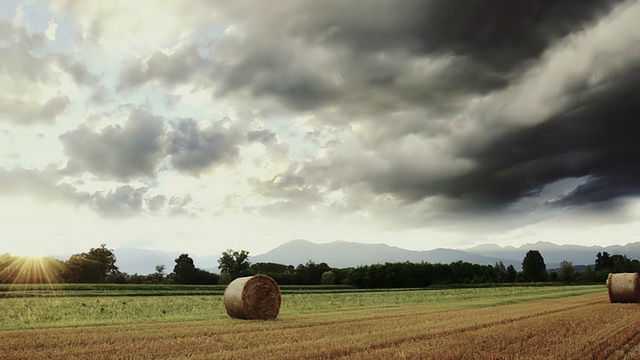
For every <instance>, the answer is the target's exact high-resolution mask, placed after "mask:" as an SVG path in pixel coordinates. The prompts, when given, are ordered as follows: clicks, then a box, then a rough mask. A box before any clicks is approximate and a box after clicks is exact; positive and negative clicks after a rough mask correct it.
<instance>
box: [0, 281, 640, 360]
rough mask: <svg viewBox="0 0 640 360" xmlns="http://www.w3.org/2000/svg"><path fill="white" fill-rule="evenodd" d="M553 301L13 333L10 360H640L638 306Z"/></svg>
mask: <svg viewBox="0 0 640 360" xmlns="http://www.w3.org/2000/svg"><path fill="white" fill-rule="evenodd" d="M558 293H560V291H559V290H558ZM569 294H570V293H566V292H565V295H569ZM467 295H468V294H467ZM476 295H478V294H476ZM550 295H551V294H549V293H547V294H546V295H545V296H542V299H538V300H531V299H532V298H535V297H533V296H532V294H529V295H528V296H529V298H528V300H527V299H525V298H523V296H522V294H519V295H516V296H514V297H509V296H504V294H503V296H502V298H503V301H501V302H497V301H495V299H494V300H491V297H479V298H476V299H470V298H455V299H451V298H450V299H448V300H447V301H443V302H440V301H431V302H426V303H423V304H404V305H401V306H390V307H363V308H352V309H349V310H347V309H338V311H316V312H306V313H305V312H301V313H285V314H282V316H280V317H279V319H278V320H276V321H257V322H255V321H239V320H233V319H229V318H220V319H214V320H207V321H198V322H179V323H156V324H128V325H117V326H101V327H85V328H64V329H41V330H20V331H4V332H2V333H0V335H1V336H2V341H1V342H0V359H3V358H7V359H8V358H11V359H32V358H50V359H58V358H60V359H62V358H100V357H101V356H106V357H108V358H140V359H144V358H148V359H151V358H195V359H198V358H201V359H210V358H216V359H239V358H257V359H260V358H279V359H300V358H306V359H314V358H344V359H378V358H379V359H383V358H385V359H386V358H438V359H464V358H487V359H515V358H526V359H536V358H537V359H549V358H554V359H558V358H562V359H584V358H613V359H624V358H628V359H637V358H640V345H639V344H638V343H639V342H640V335H638V332H637V329H638V328H640V316H639V315H638V314H639V310H640V309H639V307H638V304H610V303H609V302H608V298H607V295H606V291H603V290H602V289H600V290H599V291H597V292H593V291H592V292H590V293H588V292H587V293H584V294H582V295H578V293H573V294H572V295H576V296H571V297H566V296H560V295H558V296H550Z"/></svg>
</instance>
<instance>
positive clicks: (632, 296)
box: [607, 273, 640, 303]
mask: <svg viewBox="0 0 640 360" xmlns="http://www.w3.org/2000/svg"><path fill="white" fill-rule="evenodd" d="M607 289H608V290H609V301H611V302H612V303H638V302H640V275H638V273H620V274H614V273H611V274H609V276H608V277H607Z"/></svg>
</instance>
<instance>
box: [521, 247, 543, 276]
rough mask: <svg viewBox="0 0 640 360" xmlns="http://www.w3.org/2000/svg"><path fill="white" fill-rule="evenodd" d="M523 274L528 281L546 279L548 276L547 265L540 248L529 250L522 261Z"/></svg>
mask: <svg viewBox="0 0 640 360" xmlns="http://www.w3.org/2000/svg"><path fill="white" fill-rule="evenodd" d="M522 275H523V276H524V279H525V280H526V281H535V282H539V281H544V280H545V279H546V277H547V265H546V264H545V263H544V258H543V257H542V255H541V254H540V252H539V251H538V250H529V251H528V252H527V254H526V255H525V257H524V260H523V261H522Z"/></svg>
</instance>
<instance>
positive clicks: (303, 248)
mask: <svg viewBox="0 0 640 360" xmlns="http://www.w3.org/2000/svg"><path fill="white" fill-rule="evenodd" d="M247 250H249V251H251V249H247ZM529 250H538V251H540V253H541V254H542V257H543V258H544V260H545V263H546V265H547V269H557V268H559V267H560V262H561V261H563V260H568V261H571V262H572V263H573V265H575V266H578V265H593V264H595V260H596V254H597V253H598V252H603V251H606V252H608V253H609V254H612V255H613V254H620V255H626V256H628V257H629V258H632V259H640V242H636V243H630V244H627V245H624V246H621V245H615V246H607V247H602V246H579V245H556V244H552V243H549V242H537V243H534V244H525V245H522V246H519V247H513V246H505V247H502V246H498V245H493V244H486V245H480V246H476V247H473V248H469V249H464V250H453V249H435V250H428V251H414V250H407V249H401V248H399V247H395V246H389V245H386V244H363V243H357V242H347V241H339V240H338V241H334V242H331V243H326V244H316V243H313V242H310V241H306V240H292V241H289V242H286V243H284V244H282V245H280V246H278V247H276V248H274V249H272V250H270V251H268V252H266V253H264V254H259V255H252V256H250V258H249V261H251V262H252V263H258V262H274V263H279V264H285V265H294V266H296V265H299V264H306V263H307V262H308V261H309V260H311V261H313V262H315V263H321V262H324V263H327V264H328V265H329V266H331V267H334V268H345V267H352V266H359V265H370V264H382V263H385V262H405V261H409V262H421V261H424V262H430V263H443V264H449V263H451V262H454V261H459V260H462V261H466V262H470V263H474V264H482V265H494V264H495V263H496V262H498V261H502V262H503V263H504V264H505V266H509V265H513V266H514V267H515V268H516V269H517V270H520V269H521V268H522V259H524V256H525V255H526V253H527V251H529ZM114 253H115V255H116V258H117V263H116V265H118V267H119V268H120V270H121V271H123V272H126V273H129V274H134V273H137V274H145V275H146V274H150V273H153V272H155V267H156V265H165V267H166V272H167V273H170V272H171V271H173V267H174V265H175V262H174V260H175V259H176V258H177V257H178V256H179V255H180V254H181V253H179V252H170V251H160V250H143V249H132V248H119V249H115V250H114ZM189 255H190V256H191V258H193V260H194V263H195V265H196V266H197V267H199V268H201V269H204V270H207V271H213V272H218V269H217V266H218V258H219V256H215V255H210V256H195V255H192V254H189Z"/></svg>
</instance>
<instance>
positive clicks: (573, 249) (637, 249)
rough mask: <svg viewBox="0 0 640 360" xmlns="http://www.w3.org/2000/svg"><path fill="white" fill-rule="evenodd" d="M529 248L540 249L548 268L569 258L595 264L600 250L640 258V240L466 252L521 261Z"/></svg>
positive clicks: (493, 247)
mask: <svg viewBox="0 0 640 360" xmlns="http://www.w3.org/2000/svg"><path fill="white" fill-rule="evenodd" d="M529 250H538V251H540V254H541V255H542V257H543V258H544V260H545V263H546V264H547V269H552V268H558V267H560V262H562V261H564V260H567V261H571V262H572V263H573V264H574V265H593V264H595V262H596V255H597V254H598V252H604V251H606V252H608V253H609V254H612V255H613V254H620V255H626V256H627V257H629V258H633V259H639V258H640V242H635V243H630V244H627V245H624V246H621V245H615V246H606V247H602V246H580V245H557V244H553V243H550V242H543V241H540V242H537V243H534V244H525V245H522V246H520V247H517V248H516V247H513V246H506V247H501V246H498V245H480V246H476V247H473V248H470V249H465V250H464V251H465V252H470V253H473V254H478V255H483V256H488V257H497V258H503V259H508V260H512V261H520V262H522V259H524V256H525V255H526V254H527V251H529Z"/></svg>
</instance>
